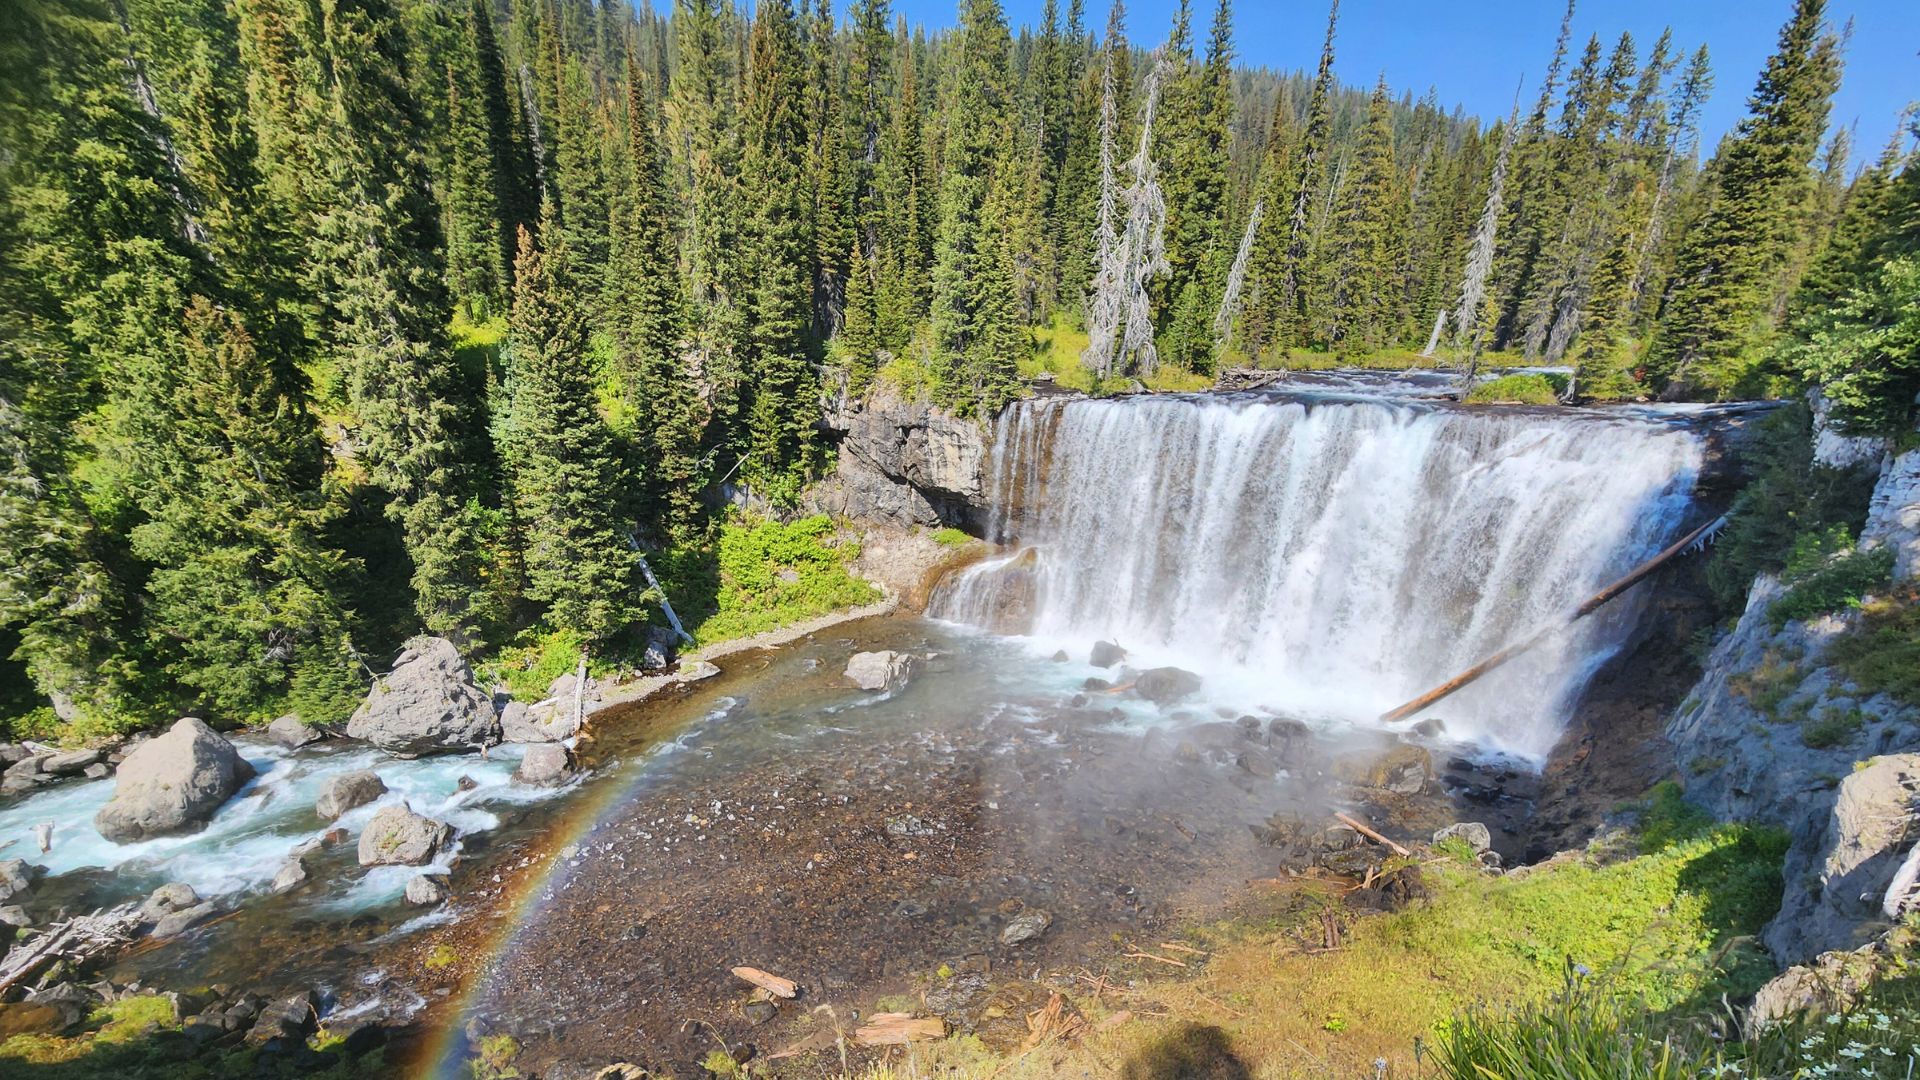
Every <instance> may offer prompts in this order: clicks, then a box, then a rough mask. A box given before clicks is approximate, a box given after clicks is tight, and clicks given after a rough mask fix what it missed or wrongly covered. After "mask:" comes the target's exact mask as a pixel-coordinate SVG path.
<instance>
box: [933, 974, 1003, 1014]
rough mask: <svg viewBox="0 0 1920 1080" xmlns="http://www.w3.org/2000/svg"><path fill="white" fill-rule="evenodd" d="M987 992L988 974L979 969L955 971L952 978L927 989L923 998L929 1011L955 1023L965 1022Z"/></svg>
mask: <svg viewBox="0 0 1920 1080" xmlns="http://www.w3.org/2000/svg"><path fill="white" fill-rule="evenodd" d="M986 994H987V976H986V975H985V973H983V972H979V971H959V972H955V973H954V974H953V976H952V977H951V978H947V979H942V980H940V981H939V982H938V983H935V984H934V985H933V986H931V987H929V988H928V989H927V992H926V993H925V994H924V995H923V996H922V998H921V1000H922V1001H924V1002H926V1006H927V1011H928V1012H930V1013H933V1014H934V1015H935V1016H939V1017H943V1018H945V1019H947V1020H949V1021H951V1022H953V1023H954V1024H955V1025H960V1024H963V1023H964V1022H965V1019H964V1018H965V1017H966V1016H967V1014H968V1013H969V1012H970V1011H971V1010H972V1009H973V1007H974V1005H975V1004H977V1003H978V1002H979V1001H980V999H981V998H983V997H985V996H986Z"/></svg>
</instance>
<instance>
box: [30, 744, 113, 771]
mask: <svg viewBox="0 0 1920 1080" xmlns="http://www.w3.org/2000/svg"><path fill="white" fill-rule="evenodd" d="M105 756H106V754H104V753H103V752H101V751H99V750H73V751H70V752H68V753H65V754H54V755H52V756H50V757H46V758H42V759H41V760H40V771H41V772H43V773H47V774H49V775H52V776H72V775H74V774H76V773H82V772H85V771H86V770H87V768H88V767H89V766H93V765H98V764H99V763H100V759H101V758H103V757H105Z"/></svg>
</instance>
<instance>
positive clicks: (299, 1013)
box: [247, 990, 319, 1043]
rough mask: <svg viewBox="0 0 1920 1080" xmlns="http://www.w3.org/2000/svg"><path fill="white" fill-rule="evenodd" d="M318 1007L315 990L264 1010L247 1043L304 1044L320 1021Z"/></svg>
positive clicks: (277, 1002)
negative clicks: (275, 1041) (277, 1041)
mask: <svg viewBox="0 0 1920 1080" xmlns="http://www.w3.org/2000/svg"><path fill="white" fill-rule="evenodd" d="M318 1004H319V1001H318V1000H317V999H316V998H315V997H314V995H313V991H311V990H304V991H301V992H300V993H298V994H295V995H293V996H292V997H288V998H283V999H281V1000H279V1001H276V1002H274V1003H272V1004H270V1005H268V1006H267V1007H265V1008H263V1009H261V1010H260V1018H259V1019H258V1020H256V1021H254V1024H253V1030H251V1031H249V1032H247V1041H248V1042H250V1043H264V1042H267V1041H268V1040H270V1039H282V1040H288V1041H295V1042H301V1043H304V1041H305V1039H306V1037H307V1036H308V1035H309V1034H310V1033H311V1032H312V1031H313V1029H314V1025H315V1024H316V1023H318V1021H319V1012H318V1010H317V1008H316V1006H318Z"/></svg>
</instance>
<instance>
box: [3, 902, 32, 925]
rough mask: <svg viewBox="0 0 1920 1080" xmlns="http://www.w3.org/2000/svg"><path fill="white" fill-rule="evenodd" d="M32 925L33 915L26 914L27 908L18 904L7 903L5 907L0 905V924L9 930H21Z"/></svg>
mask: <svg viewBox="0 0 1920 1080" xmlns="http://www.w3.org/2000/svg"><path fill="white" fill-rule="evenodd" d="M32 925H33V917H32V916H30V915H28V914H27V909H26V908H23V907H21V906H20V905H19V904H8V905H7V906H5V907H0V926H4V927H6V928H8V929H9V930H23V929H25V928H27V927H29V926H32Z"/></svg>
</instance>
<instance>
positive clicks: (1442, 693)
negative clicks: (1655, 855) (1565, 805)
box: [1380, 515, 1727, 724]
mask: <svg viewBox="0 0 1920 1080" xmlns="http://www.w3.org/2000/svg"><path fill="white" fill-rule="evenodd" d="M1726 520H1727V519H1726V517H1725V515H1722V516H1720V517H1717V518H1715V519H1713V520H1712V521H1709V522H1707V523H1706V524H1705V525H1702V526H1700V527H1699V528H1697V529H1695V530H1693V531H1692V532H1690V533H1688V534H1687V535H1685V536H1683V537H1681V538H1680V539H1678V540H1676V541H1674V542H1673V544H1672V546H1670V547H1668V548H1667V549H1666V550H1664V551H1662V552H1660V553H1659V554H1658V555H1655V556H1654V557H1653V558H1651V559H1648V560H1647V561H1646V562H1643V563H1641V564H1640V565H1639V566H1636V567H1634V568H1633V569H1632V570H1631V571H1629V572H1628V574H1627V576H1626V577H1623V578H1621V579H1620V580H1618V581H1616V582H1614V583H1613V584H1611V585H1608V586H1607V587H1606V588H1604V589H1601V590H1600V591H1599V592H1597V593H1594V594H1593V595H1592V596H1589V597H1587V598H1586V600H1585V601H1583V602H1582V603H1581V604H1580V606H1579V607H1577V608H1574V609H1573V611H1572V613H1571V614H1569V615H1568V616H1567V617H1566V618H1564V619H1562V620H1560V621H1559V622H1557V623H1554V624H1553V625H1552V626H1549V627H1546V628H1545V629H1542V630H1539V631H1537V632H1536V633H1534V634H1533V635H1532V636H1531V637H1528V638H1525V639H1524V640H1522V641H1520V642H1519V643H1518V644H1514V645H1509V646H1507V647H1506V648H1504V649H1502V650H1500V651H1499V652H1497V653H1494V654H1493V655H1492V656H1489V657H1487V658H1486V659H1485V660H1482V661H1480V662H1479V663H1477V664H1475V665H1473V666H1472V667H1470V668H1468V669H1467V670H1465V671H1463V672H1461V673H1460V674H1458V675H1455V676H1454V677H1453V678H1451V679H1448V680H1447V681H1446V682H1443V683H1441V684H1440V685H1439V686H1436V687H1434V688H1433V689H1431V690H1429V691H1427V692H1426V693H1424V694H1421V695H1420V696H1419V697H1417V698H1414V699H1413V700H1412V701H1409V702H1407V703H1406V704H1404V705H1401V706H1399V707H1397V708H1393V709H1388V710H1387V711H1386V712H1383V713H1381V714H1380V721H1381V723H1385V724H1393V723H1398V722H1399V721H1402V720H1406V719H1409V718H1411V717H1412V716H1413V715H1414V714H1415V713H1417V712H1419V711H1420V710H1422V709H1424V708H1426V707H1427V706H1429V705H1432V704H1433V703H1434V702H1436V701H1439V700H1440V699H1442V698H1444V697H1447V696H1449V695H1451V694H1453V693H1454V692H1455V691H1457V690H1459V689H1461V688H1462V687H1464V686H1466V685H1467V684H1468V683H1471V682H1473V681H1474V680H1475V679H1478V678H1479V677H1480V676H1482V675H1485V674H1486V673H1487V672H1489V671H1492V670H1493V669H1495V668H1497V667H1499V666H1500V665H1502V664H1505V663H1506V662H1507V661H1509V660H1512V659H1513V658H1514V657H1516V656H1519V655H1521V654H1522V653H1525V652H1527V651H1528V650H1530V649H1532V648H1534V647H1535V646H1537V645H1539V644H1540V643H1541V642H1543V641H1546V640H1548V639H1549V638H1551V637H1553V636H1554V635H1555V634H1558V633H1560V632H1561V631H1563V630H1565V629H1566V628H1567V627H1569V626H1572V625H1573V624H1574V623H1576V622H1579V621H1580V620H1581V619H1584V618H1586V617H1587V616H1588V615H1591V614H1593V613H1594V612H1595V611H1597V610H1598V609H1599V608H1600V607H1601V606H1602V605H1603V604H1605V603H1606V602H1607V601H1609V600H1612V599H1613V598H1614V597H1616V596H1619V595H1620V594H1621V593H1623V592H1626V591H1627V590H1628V589H1631V588H1633V587H1634V586H1635V585H1638V584H1640V582H1641V581H1642V580H1643V579H1645V578H1646V577H1647V575H1649V574H1651V573H1653V572H1654V571H1655V570H1658V569H1660V568H1661V567H1662V566H1665V565H1666V564H1667V562H1668V560H1670V559H1672V558H1673V557H1674V556H1676V555H1679V554H1680V553H1682V552H1684V551H1686V550H1687V549H1688V548H1690V547H1692V546H1693V545H1694V544H1696V543H1698V542H1700V541H1702V540H1705V539H1707V538H1708V537H1710V536H1711V535H1712V534H1713V533H1715V532H1717V531H1719V528H1720V526H1721V525H1723V524H1725V523H1726Z"/></svg>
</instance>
